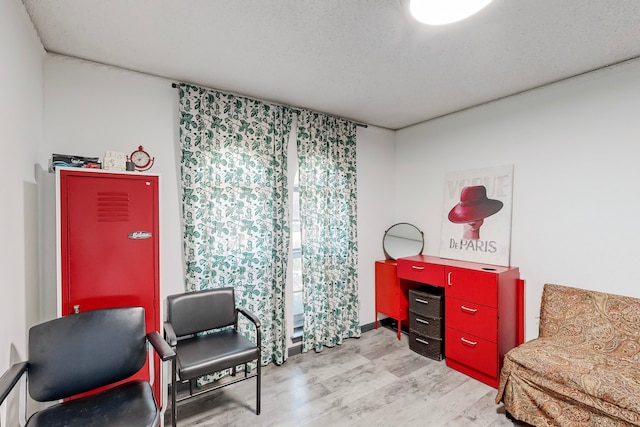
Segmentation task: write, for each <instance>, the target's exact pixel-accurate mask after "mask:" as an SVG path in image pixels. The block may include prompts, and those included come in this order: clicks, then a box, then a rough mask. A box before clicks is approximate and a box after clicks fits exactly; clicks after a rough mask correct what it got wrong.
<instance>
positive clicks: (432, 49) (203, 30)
mask: <svg viewBox="0 0 640 427" xmlns="http://www.w3.org/2000/svg"><path fill="white" fill-rule="evenodd" d="M23 1H24V4H25V6H26V9H27V11H28V13H29V15H30V16H31V19H32V20H33V23H34V25H35V27H36V30H37V32H38V34H39V35H40V38H41V39H42V43H43V44H44V47H45V49H46V50H47V51H48V52H53V53H59V54H63V55H69V56H73V57H77V58H83V59H87V60H90V61H95V62H99V63H103V64H109V65H114V66H117V67H122V68H126V69H129V70H135V71H140V72H143V73H148V74H152V75H156V76H161V77H166V78H169V79H172V80H174V81H184V82H189V83H194V84H198V85H201V86H205V87H210V88H216V89H220V90H224V91H229V92H233V93H236V94H241V95H245V96H250V97H254V98H259V99H263V100H269V101H273V102H277V103H282V104H288V105H292V106H296V107H302V108H309V109H312V110H317V111H322V112H325V113H329V114H334V115H338V116H342V117H347V118H350V119H353V120H356V121H359V122H363V123H368V124H372V125H377V126H381V127H386V128H390V129H399V128H403V127H405V126H409V125H412V124H415V123H418V122H422V121H425V120H428V119H431V118H434V117H438V116H441V115H445V114H448V113H451V112H454V111H458V110H461V109H464V108H468V107H471V106H474V105H478V104H482V103H485V102H488V101H491V100H494V99H498V98H501V97H504V96H508V95H510V94H514V93H518V92H521V91H524V90H528V89H531V88H535V87H538V86H541V85H544V84H547V83H550V82H554V81H557V80H561V79H564V78H567V77H570V76H574V75H577V74H581V73H584V72H586V71H590V70H593V69H597V68H600V67H603V66H607V65H610V64H614V63H617V62H620V61H624V60H627V59H630V58H635V57H637V56H638V55H640V1H638V0H494V1H493V3H491V4H490V5H489V6H487V7H486V8H485V9H483V10H482V11H481V12H480V13H479V14H477V15H475V16H473V17H471V18H469V19H468V20H466V21H462V22H459V23H455V24H451V25H449V26H442V27H428V26H425V25H422V24H419V23H417V22H415V21H414V20H412V19H411V18H410V17H409V13H408V0H135V1H131V0H109V1H105V0H23Z"/></svg>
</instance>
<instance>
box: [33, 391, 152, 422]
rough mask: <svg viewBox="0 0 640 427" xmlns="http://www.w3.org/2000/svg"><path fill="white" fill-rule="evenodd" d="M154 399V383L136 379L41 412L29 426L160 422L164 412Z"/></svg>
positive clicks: (35, 415) (34, 416)
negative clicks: (158, 408) (161, 411)
mask: <svg viewBox="0 0 640 427" xmlns="http://www.w3.org/2000/svg"><path fill="white" fill-rule="evenodd" d="M154 400H155V399H154V397H153V389H152V388H151V385H150V384H149V383H148V382H147V381H144V380H134V381H131V382H128V383H125V384H121V385H119V386H116V387H113V388H110V389H108V390H105V391H103V392H100V393H97V394H93V395H90V396H86V397H81V398H78V399H75V400H71V401H67V402H64V403H63V404H57V405H54V406H52V407H50V408H47V409H44V410H42V411H40V412H37V413H35V414H34V415H33V416H32V417H31V418H29V421H28V422H27V427H44V426H47V427H58V426H60V427H92V426H111V427H119V426H122V427H129V426H150V425H159V421H160V414H159V412H158V410H157V409H156V406H155V405H154ZM105 402H108V405H105Z"/></svg>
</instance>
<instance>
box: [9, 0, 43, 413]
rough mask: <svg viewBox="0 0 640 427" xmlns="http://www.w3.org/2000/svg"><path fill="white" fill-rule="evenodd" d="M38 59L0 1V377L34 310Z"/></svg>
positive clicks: (25, 22)
mask: <svg viewBox="0 0 640 427" xmlns="http://www.w3.org/2000/svg"><path fill="white" fill-rule="evenodd" d="M43 55H44V50H43V48H42V45H41V43H40V41H39V39H38V37H37V35H36V32H35V30H34V29H33V26H32V24H31V21H30V20H29V16H28V15H27V13H26V11H25V9H24V6H23V4H22V2H20V1H19V0H0V147H1V151H2V154H3V160H4V161H3V164H2V167H1V168H0V182H2V200H3V203H2V209H0V236H2V244H1V245H0V272H1V275H2V283H1V284H0V288H1V291H0V292H2V294H1V297H0V321H1V322H2V328H0V372H4V370H6V369H7V368H8V367H9V365H10V364H11V363H14V362H18V361H21V360H24V359H25V358H26V334H27V328H28V327H29V326H31V325H32V324H33V323H34V322H35V320H34V319H35V317H36V315H37V311H38V296H37V285H38V284H37V280H38V241H37V230H38V222H37V220H38V219H37V211H38V206H37V188H36V185H35V178H34V164H35V162H36V148H37V146H38V144H39V143H40V141H41V139H42V58H43ZM10 406H11V412H12V414H13V415H15V406H13V405H10ZM11 419H15V417H14V416H12V417H11ZM4 422H5V414H4V413H3V414H2V416H0V424H1V425H5V424H3V423H4Z"/></svg>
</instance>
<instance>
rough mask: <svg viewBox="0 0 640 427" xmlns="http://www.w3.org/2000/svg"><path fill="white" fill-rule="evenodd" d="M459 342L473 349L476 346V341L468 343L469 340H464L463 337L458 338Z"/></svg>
mask: <svg viewBox="0 0 640 427" xmlns="http://www.w3.org/2000/svg"><path fill="white" fill-rule="evenodd" d="M460 341H462V343H463V344H466V345H468V346H471V347H475V346H476V345H477V344H478V342H477V341H469V340H467V339H465V338H464V337H463V338H460Z"/></svg>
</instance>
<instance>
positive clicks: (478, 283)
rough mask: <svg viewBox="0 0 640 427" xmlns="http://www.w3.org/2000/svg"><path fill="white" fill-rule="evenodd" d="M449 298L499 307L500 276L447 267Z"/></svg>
mask: <svg viewBox="0 0 640 427" xmlns="http://www.w3.org/2000/svg"><path fill="white" fill-rule="evenodd" d="M446 292H447V298H449V297H454V298H459V299H463V300H465V301H472V302H476V303H478V304H482V305H485V306H487V307H496V308H497V307H498V276H497V275H496V274H495V273H489V272H483V271H477V270H466V269H463V268H456V267H447V291H446Z"/></svg>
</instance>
